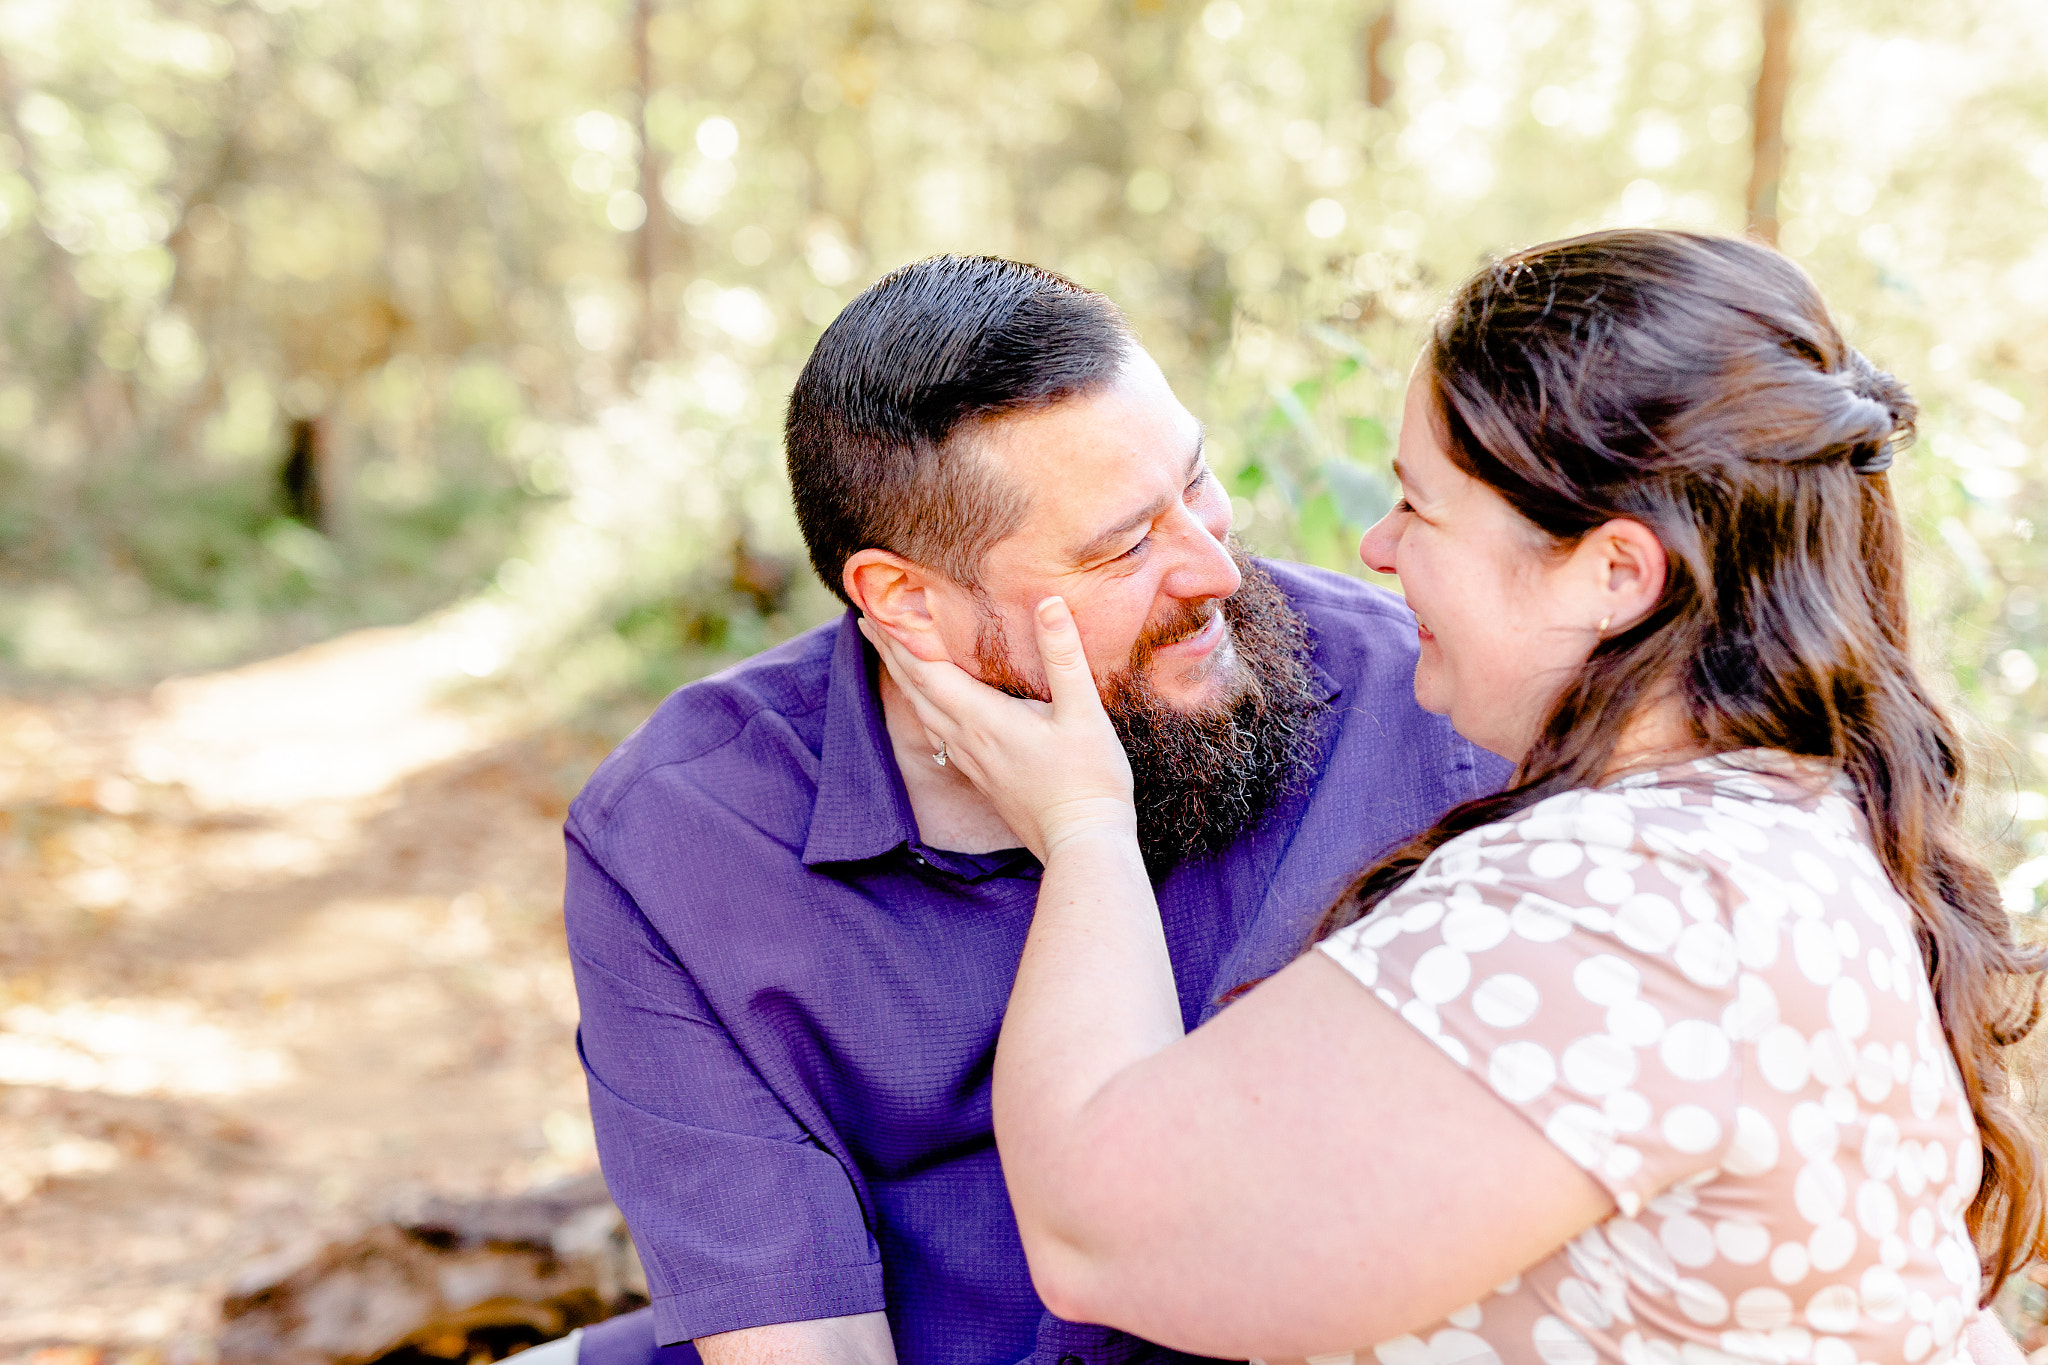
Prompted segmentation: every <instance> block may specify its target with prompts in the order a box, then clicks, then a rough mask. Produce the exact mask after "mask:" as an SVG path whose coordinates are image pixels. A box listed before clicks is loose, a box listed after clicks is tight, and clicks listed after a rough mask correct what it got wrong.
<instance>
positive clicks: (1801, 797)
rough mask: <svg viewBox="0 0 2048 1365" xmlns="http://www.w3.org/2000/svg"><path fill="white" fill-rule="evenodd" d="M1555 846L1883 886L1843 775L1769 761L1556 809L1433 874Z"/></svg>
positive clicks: (1585, 794)
mask: <svg viewBox="0 0 2048 1365" xmlns="http://www.w3.org/2000/svg"><path fill="white" fill-rule="evenodd" d="M1545 845H1560V846H1565V847H1575V848H1576V849H1578V850H1579V852H1580V854H1581V856H1605V857H1606V859H1607V860H1608V861H1610V862H1611V861H1612V859H1613V855H1619V854H1633V855H1637V856H1645V857H1656V858H1663V859H1669V860H1673V861H1675V862H1677V863H1680V864H1686V865H1697V866H1700V867H1703V868H1706V869H1707V870H1711V871H1716V872H1729V871H1731V870H1733V869H1735V868H1737V867H1740V866H1745V865H1749V864H1757V863H1762V864H1766V865H1783V866H1784V867H1786V868H1787V869H1794V868H1800V867H1805V866H1807V865H1809V864H1812V863H1815V862H1819V863H1822V864H1841V865H1843V867H1844V869H1845V870H1846V871H1853V872H1855V873H1857V874H1860V875H1865V876H1882V873H1881V871H1880V869H1879V866H1878V863H1877V861H1876V858H1875V856H1874V855H1873V854H1872V852H1871V847H1870V838H1869V834H1868V830H1867V828H1866V826H1865V824H1864V821H1863V817H1862V813H1861V811H1860V810H1859V809H1858V808H1857V806H1856V804H1855V802H1854V801H1853V800H1852V799H1851V794H1850V789H1849V786H1848V783H1847V781H1846V779H1844V778H1843V777H1842V776H1841V773H1840V770H1839V769H1838V768H1837V767H1836V766H1835V765H1833V764H1831V763H1828V762H1826V761H1825V760H1821V759H1814V758H1807V757H1802V756H1799V755H1795V754H1786V753H1779V752H1776V751H1773V750H1764V749H1746V750H1740V751H1737V752H1733V753H1724V754H1713V755H1709V756H1707V757H1705V758H1697V759H1691V760H1688V761H1686V762H1683V763H1676V764H1671V765H1669V766H1666V767H1662V768H1658V769H1655V770H1653V771H1647V772H1641V773H1635V774H1632V775H1629V776H1626V777H1622V778H1620V779H1618V780H1615V781H1613V782H1609V783H1607V784H1605V785H1603V786H1599V787H1583V788H1579V789H1577V790H1574V791H1568V792H1561V793H1559V794H1557V795H1555V796H1550V797H1546V798H1544V799H1543V800H1541V801H1538V802H1535V803H1534V804H1532V805H1530V806H1528V807H1526V808H1525V809H1523V810H1520V811H1517V812H1515V813H1514V814H1513V815H1510V816H1508V817H1506V818H1505V819H1502V820H1499V821H1497V822H1495V823H1493V824H1489V825H1483V826H1481V827H1479V828H1478V829H1475V830H1471V831H1469V832H1468V833H1467V834H1465V835H1463V836H1461V837H1460V838H1459V839H1456V840H1452V841H1451V842H1450V843H1447V844H1445V845H1444V847H1443V848H1442V849H1440V850H1438V858H1439V859H1440V862H1439V865H1438V866H1437V867H1436V868H1425V869H1424V870H1425V871H1434V872H1438V873H1446V872H1454V871H1456V870H1459V869H1468V868H1469V867H1470V865H1471V864H1472V863H1473V862H1474V860H1475V859H1476V860H1478V861H1481V862H1487V861H1494V862H1497V861H1503V860H1505V859H1507V858H1508V857H1510V856H1511V854H1512V853H1513V851H1515V850H1535V849H1539V848H1541V847H1542V846H1545ZM1565 856H1566V855H1565V854H1564V852H1563V848H1562V847H1559V848H1555V849H1552V850H1551V851H1550V852H1549V853H1548V854H1547V855H1544V856H1538V857H1537V858H1536V861H1537V863H1538V864H1550V865H1555V864H1556V863H1558V862H1559V861H1561V860H1562V859H1563V858H1564V857H1565ZM1432 861H1438V859H1433V860H1432ZM1841 875H1842V874H1841V873H1840V872H1838V873H1837V874H1836V875H1834V876H1832V877H1826V878H1823V880H1826V881H1829V882H1838V881H1840V880H1841Z"/></svg>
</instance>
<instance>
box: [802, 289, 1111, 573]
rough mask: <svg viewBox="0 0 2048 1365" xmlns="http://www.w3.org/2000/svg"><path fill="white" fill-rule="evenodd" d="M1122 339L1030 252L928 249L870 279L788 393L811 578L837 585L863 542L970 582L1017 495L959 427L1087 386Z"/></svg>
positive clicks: (1102, 312) (1083, 295) (1099, 383)
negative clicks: (1030, 258) (1029, 258)
mask: <svg viewBox="0 0 2048 1365" xmlns="http://www.w3.org/2000/svg"><path fill="white" fill-rule="evenodd" d="M1130 346H1131V335H1130V330H1129V327H1128V326H1127V324H1126V323H1125V322H1124V318H1123V314H1122V313H1121V312H1119V311H1118V309H1117V307H1116V305H1115V304H1113V303H1111V302H1110V301H1109V300H1108V299H1106V298H1104V297H1103V296H1102V295H1100V294H1098V293H1096V292H1094V291H1093V290H1090V289H1083V288H1082V287H1081V286H1080V285H1077V284H1075V283H1073V282H1072V281H1071V280H1066V279H1062V278H1061V277H1060V276H1058V275H1055V274H1053V273H1052V272H1051V271H1048V270H1041V269H1039V268H1038V267H1037V266H1031V265H1022V264H1019V263H1018V262H1016V261H1005V260H999V259H997V258H995V257H992V256H934V257H932V258H931V259H929V260H924V261H919V262H917V263H916V264H915V265H907V266H904V267H903V268H902V269H900V270H897V271H894V272H893V273H891V274H889V275H885V276H884V277H882V278H881V279H880V280H878V281H876V282H875V283H874V284H873V285H871V286H870V287H869V288H868V289H867V290H866V291H865V292H863V293H862V294H861V295H860V297H859V298H856V299H855V300H854V301H853V302H852V303H849V304H848V305H846V308H845V309H844V310H843V311H842V312H841V313H840V314H839V316H838V317H837V318H835V319H833V322H832V325H831V326H830V327H827V328H826V329H825V334H824V335H823V336H822V337H820V338H818V344H817V347H816V348H815V349H814V350H813V351H812V352H811V358H810V360H809V361H808V362H807V363H806V364H805V365H804V369H803V373H802V374H801V375H799V376H798V378H797V381H796V388H795V390H794V391H793V392H792V393H791V394H790V397H789V417H788V420H787V423H786V425H785V427H784V442H785V445H786V447H787V451H788V455H789V483H790V489H791V491H792V493H793V495H794V497H795V500H796V515H797V521H798V523H799V524H800V525H801V526H802V528H803V533H804V542H805V543H806V544H807V545H808V546H809V547H810V551H811V563H812V564H813V565H814V566H815V567H816V568H817V570H818V577H820V578H822V579H824V580H825V584H826V586H827V587H829V588H831V589H832V591H834V592H836V593H838V594H839V595H840V597H842V598H845V597H846V595H847V594H846V588H845V586H844V584H843V583H842V582H841V579H842V577H843V571H844V570H845V567H846V561H847V560H848V559H849V558H850V557H851V556H853V555H854V554H855V553H856V552H858V551H860V550H864V549H868V548H870V547H872V548H875V549H882V550H888V551H890V552H891V553H893V554H899V555H901V556H903V557H904V558H905V559H908V560H911V561H913V562H915V563H918V564H923V565H926V566H928V567H930V568H933V569H936V570H938V571H939V572H940V573H942V574H944V575H945V576H946V577H947V578H950V579H952V580H953V581H954V582H956V583H959V584H961V585H963V586H965V587H968V588H973V587H975V586H977V582H978V577H979V570H980V567H981V560H982V556H983V555H985V554H986V553H987V552H988V550H989V548H990V547H991V546H993V545H994V544H995V543H996V542H997V541H999V540H1001V539H1002V538H1003V537H1005V536H1007V535H1009V534H1010V533H1011V532H1012V531H1014V530H1016V529H1017V526H1018V524H1019V523H1020V522H1021V521H1022V520H1023V518H1024V514H1025V510H1026V508H1025V499H1024V494H1023V491H1022V490H1020V489H1018V488H1015V487H1013V486H1011V485H1010V484H1009V483H1008V482H1007V481H1006V480H1004V479H1002V478H1001V477H1000V476H999V475H998V474H997V473H996V472H995V471H993V470H991V469H990V468H989V467H988V466H987V463H986V461H985V460H984V459H983V457H982V456H981V455H980V454H979V453H978V452H977V451H976V450H974V449H973V446H972V443H971V442H967V441H961V440H958V439H955V438H956V437H958V436H960V435H961V434H962V431H961V428H962V427H964V426H966V425H967V424H968V423H970V422H974V421H977V420H979V419H983V418H988V417H993V416H998V415H1001V414H1004V413H1010V412H1016V411H1020V410H1024V409H1029V408H1036V407H1042V406H1044V405H1047V404H1050V403H1056V402H1058V401H1059V400H1061V399H1063V398H1069V397H1073V396H1076V395H1081V394H1086V393H1090V392H1092V391H1094V390H1097V389H1100V388H1102V387H1103V386H1104V385H1106V384H1108V383H1109V382H1110V381H1111V380H1113V379H1114V378H1115V377H1116V374H1117V372H1118V370H1119V368H1120V367H1121V365H1122V364H1123V360H1124V356H1125V354H1126V353H1127V352H1128V350H1129V348H1130ZM849 605H851V602H850V599H849Z"/></svg>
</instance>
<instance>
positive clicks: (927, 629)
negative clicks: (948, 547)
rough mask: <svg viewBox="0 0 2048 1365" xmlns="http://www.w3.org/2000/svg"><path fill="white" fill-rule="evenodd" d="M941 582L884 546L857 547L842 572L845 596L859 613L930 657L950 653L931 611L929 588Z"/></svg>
mask: <svg viewBox="0 0 2048 1365" xmlns="http://www.w3.org/2000/svg"><path fill="white" fill-rule="evenodd" d="M940 581H941V580H940V579H938V578H937V577H936V576H935V575H934V574H933V573H932V571H931V570H930V569H927V568H925V567H924V566H923V565H922V564H916V563H913V562H912V561H910V560H908V559H905V558H904V557H903V556H901V555H896V554H891V553H889V552H888V551H887V550H875V549H867V550H859V551H856V552H855V553H854V554H853V555H852V556H851V557H850V558H848V559H847V561H846V567H845V568H844V569H843V570H841V571H840V582H842V583H843V584H845V585H846V595H847V596H848V597H851V598H852V599H853V602H854V605H855V606H856V607H858V608H860V611H861V614H862V615H864V616H866V617H867V618H868V619H869V620H870V621H873V622H874V623H875V624H876V625H879V626H881V627H882V628H883V629H885V630H887V631H888V632H889V633H890V634H891V635H893V636H895V637H896V639H897V640H899V641H901V642H902V644H903V646H904V648H906V649H908V650H909V651H910V652H911V653H912V654H915V655H916V656H917V657H918V658H920V659H924V660H926V661H928V662H937V661H939V660H942V659H946V658H948V657H950V656H949V655H948V654H947V652H946V646H945V642H944V641H943V640H941V639H940V637H939V628H938V621H937V620H936V619H935V618H934V617H933V615H932V606H933V603H932V601H931V592H932V589H933V588H934V587H935V586H936V585H937V584H938V583H939V582H940Z"/></svg>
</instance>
